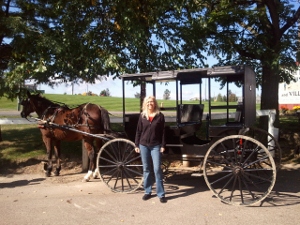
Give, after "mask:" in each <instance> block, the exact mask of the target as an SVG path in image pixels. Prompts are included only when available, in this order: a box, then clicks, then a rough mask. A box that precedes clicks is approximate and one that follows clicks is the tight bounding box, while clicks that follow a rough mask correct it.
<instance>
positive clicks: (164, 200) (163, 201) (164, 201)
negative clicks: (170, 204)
mask: <svg viewBox="0 0 300 225" xmlns="http://www.w3.org/2000/svg"><path fill="white" fill-rule="evenodd" d="M159 200H160V202H161V203H166V202H167V199H166V197H161V198H160V199H159Z"/></svg>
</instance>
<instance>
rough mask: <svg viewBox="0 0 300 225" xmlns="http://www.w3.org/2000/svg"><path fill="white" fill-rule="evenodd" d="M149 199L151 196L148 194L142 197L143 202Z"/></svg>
mask: <svg viewBox="0 0 300 225" xmlns="http://www.w3.org/2000/svg"><path fill="white" fill-rule="evenodd" d="M150 198H151V195H150V194H144V196H143V200H144V201H146V200H148V199H150Z"/></svg>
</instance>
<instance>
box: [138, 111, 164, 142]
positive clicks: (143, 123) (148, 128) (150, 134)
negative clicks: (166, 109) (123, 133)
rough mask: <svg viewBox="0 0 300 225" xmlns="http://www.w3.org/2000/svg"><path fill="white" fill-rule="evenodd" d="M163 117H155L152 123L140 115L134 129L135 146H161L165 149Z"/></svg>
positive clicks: (160, 115)
mask: <svg viewBox="0 0 300 225" xmlns="http://www.w3.org/2000/svg"><path fill="white" fill-rule="evenodd" d="M164 130H165V116H164V114H162V113H159V114H158V115H156V116H155V117H154V118H153V120H152V122H150V121H149V120H147V118H146V117H145V116H142V114H141V115H140V118H139V122H138V125H137V129H136V135H135V145H136V146H137V147H138V146H139V144H141V145H144V146H149V147H150V146H155V145H161V147H165V145H166V143H165V132H164Z"/></svg>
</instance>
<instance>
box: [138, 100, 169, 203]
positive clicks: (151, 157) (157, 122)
mask: <svg viewBox="0 0 300 225" xmlns="http://www.w3.org/2000/svg"><path fill="white" fill-rule="evenodd" d="M164 127H165V117H164V115H163V114H162V113H161V112H160V111H159V107H158V104H157V101H156V99H155V97H154V96H149V97H147V98H145V99H144V102H143V108H142V113H141V115H140V118H139V121H138V125H137V131H136V136H135V146H136V148H135V151H136V152H137V153H140V154H141V158H142V163H143V171H144V173H143V176H144V189H145V195H144V196H143V200H148V199H150V198H151V194H152V184H153V181H152V174H151V170H152V168H153V171H154V175H155V181H156V194H157V196H158V197H159V199H160V202H161V203H166V202H167V200H166V197H165V190H164V186H163V174H162V170H161V153H162V152H164V151H165V148H164V147H165V138H164ZM152 165H153V167H152Z"/></svg>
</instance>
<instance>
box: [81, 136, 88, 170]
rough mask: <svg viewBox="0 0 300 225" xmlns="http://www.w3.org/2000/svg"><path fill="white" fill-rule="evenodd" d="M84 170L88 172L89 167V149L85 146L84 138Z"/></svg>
mask: <svg viewBox="0 0 300 225" xmlns="http://www.w3.org/2000/svg"><path fill="white" fill-rule="evenodd" d="M81 143H82V172H87V171H88V169H89V157H88V154H87V150H86V149H85V147H84V141H83V140H82V142H81Z"/></svg>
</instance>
